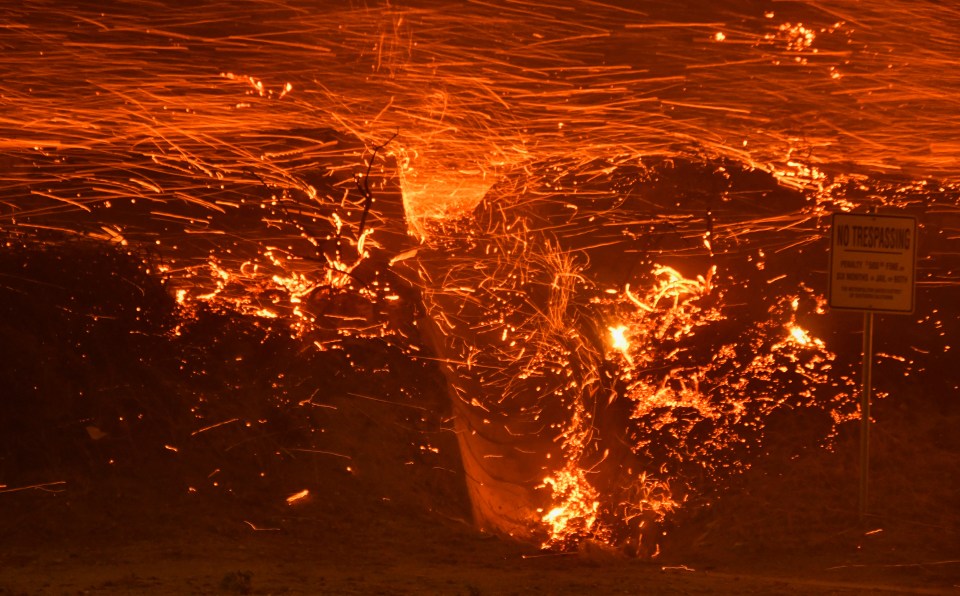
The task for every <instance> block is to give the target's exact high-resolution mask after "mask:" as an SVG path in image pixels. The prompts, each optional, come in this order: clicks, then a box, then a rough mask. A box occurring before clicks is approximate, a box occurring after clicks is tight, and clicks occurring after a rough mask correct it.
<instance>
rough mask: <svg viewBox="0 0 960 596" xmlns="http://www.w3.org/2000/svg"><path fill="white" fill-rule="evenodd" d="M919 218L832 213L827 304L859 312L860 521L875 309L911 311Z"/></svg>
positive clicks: (867, 445)
mask: <svg viewBox="0 0 960 596" xmlns="http://www.w3.org/2000/svg"><path fill="white" fill-rule="evenodd" d="M916 258H917V220H916V219H915V218H913V217H905V216H890V215H876V214H854V213H835V214H834V215H833V222H832V225H831V240H830V290H829V292H828V294H829V303H830V306H831V308H836V309H848V310H859V311H863V379H862V381H863V387H862V389H861V391H860V497H859V514H860V520H861V521H863V519H864V518H865V517H866V514H867V502H868V500H867V497H868V479H869V466H870V393H871V388H872V386H873V380H872V376H873V313H875V312H881V313H895V314H909V313H911V312H913V308H914V296H915V294H916V292H915V285H916V284H915V273H914V270H915V264H916Z"/></svg>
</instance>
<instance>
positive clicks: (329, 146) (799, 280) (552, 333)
mask: <svg viewBox="0 0 960 596" xmlns="http://www.w3.org/2000/svg"><path fill="white" fill-rule="evenodd" d="M7 4H8V5H5V6H4V7H3V8H0V45H2V47H3V52H2V54H0V106H2V114H3V116H0V189H2V209H0V229H2V231H3V234H4V236H5V241H6V242H7V243H8V246H13V245H14V244H16V245H23V244H29V243H35V242H40V243H50V244H60V243H64V242H66V241H68V240H79V239H83V240H86V241H91V242H96V243H105V244H109V245H112V246H116V247H122V248H123V249H124V250H127V251H129V252H130V253H131V254H137V255H142V257H143V263H144V267H145V268H149V269H150V272H151V274H153V275H158V276H161V277H162V278H163V279H164V280H166V281H167V283H168V287H169V288H170V290H171V292H173V294H174V295H175V297H176V300H177V301H178V302H179V304H180V305H181V313H182V316H183V317H190V316H192V315H191V313H192V312H194V310H193V309H196V308H199V307H203V306H211V305H213V306H215V307H216V308H220V309H224V310H225V311H228V312H231V313H234V314H235V316H237V317H249V318H252V319H254V320H263V321H264V322H266V321H272V322H273V323H275V322H276V320H277V319H280V320H282V322H283V323H284V324H287V325H289V329H290V332H291V334H292V335H294V336H296V337H299V338H302V339H303V342H304V344H305V346H306V347H310V346H312V347H313V348H315V349H319V350H338V349H343V341H344V340H345V339H348V338H351V337H354V338H355V337H385V338H389V340H390V341H392V342H394V343H395V344H397V345H401V346H404V349H405V350H407V353H408V354H410V355H411V356H412V355H414V353H415V352H417V351H418V350H419V347H418V345H417V343H418V341H419V340H418V339H417V338H416V337H411V335H412V333H413V332H412V331H411V329H412V326H411V325H412V323H411V322H410V321H406V322H399V321H398V319H399V318H402V317H404V316H407V315H410V313H412V312H413V310H414V307H413V306H411V304H413V303H418V302H419V301H422V304H421V305H419V306H417V307H416V308H418V309H422V310H423V311H424V313H425V316H423V317H421V318H420V319H419V320H418V321H417V325H418V327H419V331H418V332H417V333H419V334H421V335H422V336H423V337H424V338H425V339H426V341H427V342H428V343H430V344H431V346H432V348H433V350H434V351H435V353H436V354H437V355H438V356H439V357H440V358H441V360H442V362H443V366H444V368H445V372H446V376H447V381H448V383H449V386H450V394H451V404H452V405H451V408H452V411H453V413H454V415H455V422H454V424H455V430H456V432H457V435H458V440H459V445H460V449H461V452H462V457H463V460H464V467H465V470H466V472H467V483H468V488H469V491H470V495H471V498H472V502H473V507H474V515H475V517H476V521H477V523H478V524H479V525H480V526H482V527H484V528H487V529H489V530H491V531H494V532H498V533H501V534H507V535H511V536H515V537H518V538H523V539H527V540H533V541H537V542H539V543H541V544H543V545H544V546H546V547H549V548H571V547H575V546H576V544H577V543H578V542H579V541H581V540H584V539H591V540H595V541H600V542H607V543H610V544H614V545H618V546H623V547H625V548H628V549H631V550H632V551H633V552H636V553H645V554H653V553H655V552H657V550H658V548H659V547H658V544H657V536H658V534H659V532H658V530H657V524H658V523H660V522H662V521H663V520H664V518H665V516H668V515H669V514H671V512H673V511H675V510H676V509H678V508H681V507H685V506H693V505H694V504H696V503H697V502H698V498H700V496H701V495H705V494H708V493H710V492H711V491H714V490H717V489H718V487H721V486H722V485H723V483H724V482H725V481H727V480H728V479H729V478H730V477H731V475H734V474H736V473H737V472H739V471H742V470H743V469H745V468H746V467H748V466H749V465H750V458H751V457H752V456H753V455H752V454H753V453H754V452H755V451H756V449H757V447H758V446H760V445H761V444H762V441H763V435H764V424H765V421H766V420H767V418H768V417H769V416H770V415H772V413H773V412H775V411H778V410H784V409H787V410H795V409H813V410H816V411H818V412H821V413H823V414H824V415H825V416H828V417H830V419H831V420H832V422H833V423H834V424H839V423H841V422H843V421H846V420H849V419H851V418H855V417H857V416H859V413H858V411H857V409H856V408H857V406H856V402H855V395H854V393H855V387H854V386H855V384H854V382H853V379H852V372H851V371H852V366H853V364H852V362H851V361H850V359H849V358H848V359H847V360H842V359H840V358H838V356H837V353H836V351H835V350H834V349H833V348H831V346H830V345H829V343H828V341H827V336H828V335H830V332H829V324H828V323H826V322H825V321H824V310H825V309H824V299H823V290H824V285H825V283H824V282H825V277H824V275H823V269H824V267H825V263H826V250H827V248H828V247H827V242H826V241H825V239H824V236H825V233H826V229H827V225H828V221H829V217H828V215H829V214H830V213H832V212H835V211H850V210H855V209H859V208H863V207H876V208H880V209H888V210H894V209H896V210H899V211H908V212H910V213H912V214H914V215H916V216H917V217H918V218H919V219H920V221H921V227H922V228H923V229H924V231H923V234H925V235H926V236H927V237H928V238H930V240H929V241H928V242H927V244H926V245H925V246H924V248H923V249H922V250H925V251H926V252H925V253H923V255H924V256H923V259H924V267H923V276H924V277H923V278H922V279H921V287H922V288H931V289H932V288H949V287H956V286H957V285H958V281H960V268H958V262H957V256H956V255H958V254H960V251H958V250H957V246H956V243H957V237H956V229H958V226H960V223H958V218H960V203H958V198H957V197H958V194H960V193H958V182H960V169H958V166H960V163H958V161H957V154H958V151H957V149H958V145H957V144H956V143H955V142H954V141H952V140H951V139H956V138H960V105H958V102H960V72H958V71H957V69H955V68H947V66H948V65H953V64H954V63H955V61H956V58H957V56H956V51H957V50H956V48H958V47H960V37H958V35H960V33H958V32H960V12H958V9H957V8H956V7H944V6H942V5H941V4H940V3H935V2H914V1H907V0H900V1H894V0H887V1H884V2H876V3H868V5H858V8H857V10H856V14H853V12H852V8H850V7H849V6H845V5H844V6H839V5H836V3H828V2H819V1H817V0H807V1H799V2H792V3H782V4H774V5H772V6H774V7H775V10H761V9H757V8H756V7H755V6H754V5H752V4H750V3H739V4H737V3H731V2H720V3H703V6H702V7H701V8H699V9H697V10H692V9H687V8H678V7H671V6H670V3H652V2H651V3H644V2H639V3H637V2H625V1H624V2H619V1H613V2H607V3H604V2H592V1H588V0H568V1H564V2H560V3H559V6H554V5H551V6H550V7H546V6H544V5H542V4H540V3H537V2H510V3H497V2H494V3H482V2H476V3H460V2H457V3H451V4H448V5H445V4H438V3H434V2H417V1H410V2H383V3H377V2H374V3H359V2H356V3H352V2H336V3H334V2H315V1H311V2H307V1H298V0H290V1H287V2H284V1H278V2H259V1H256V0H239V1H236V2H231V3H229V4H226V3H198V4H197V5H194V6H189V7H183V8H170V7H161V6H160V5H158V4H156V3H151V2H138V1H134V0H130V1H121V0H115V1H107V2H101V3H96V6H93V7H91V6H88V5H87V3H85V2H80V1H76V2H61V1H59V0H58V1H53V0H23V1H22V2H17V3H7ZM647 4H649V6H647ZM916 31H937V32H940V33H939V34H938V35H937V36H930V37H929V38H928V39H926V40H925V43H924V44H922V45H918V44H916V43H915V40H914V35H915V32H916ZM864 238H865V239H868V240H869V239H871V238H878V239H879V241H880V242H881V243H883V242H887V241H888V236H887V235H885V234H881V235H880V236H876V237H875V236H871V235H869V234H867V235H866V236H864ZM889 240H890V241H896V242H899V243H904V242H911V241H913V239H909V238H907V239H902V238H901V239H889ZM921 242H923V241H921ZM801 262H803V263H805V265H803V266H800V265H799V263H801ZM405 309H406V310H405ZM935 314H936V311H935V310H934V311H933V314H931V313H922V316H921V317H918V318H920V320H921V322H922V323H924V324H926V325H928V326H931V327H933V328H936V326H937V324H938V323H939V320H938V318H937V316H934V315H935ZM410 317H412V315H410ZM273 323H271V324H273ZM924 349H929V346H926V347H925V348H924ZM948 349H949V348H948ZM904 350H906V346H905V347H904ZM902 358H903V359H904V361H905V363H904V366H913V367H914V370H916V371H917V372H920V371H922V369H923V365H922V363H914V362H912V361H909V360H908V359H907V356H902ZM841 360H842V361H841ZM830 432H832V431H828V433H827V434H828V435H829V433H830ZM824 439H825V440H827V437H824ZM307 494H308V493H307V491H306V490H305V491H303V493H302V494H300V493H298V494H296V495H292V496H291V497H290V501H291V503H293V502H294V501H297V500H300V499H303V498H306V495H307ZM310 495H311V498H312V496H313V493H310Z"/></svg>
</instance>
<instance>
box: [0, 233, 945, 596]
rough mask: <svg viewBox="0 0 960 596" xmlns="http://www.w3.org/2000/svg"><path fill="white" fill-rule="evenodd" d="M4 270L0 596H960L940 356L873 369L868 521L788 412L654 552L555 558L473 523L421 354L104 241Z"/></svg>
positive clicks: (842, 456)
mask: <svg viewBox="0 0 960 596" xmlns="http://www.w3.org/2000/svg"><path fill="white" fill-rule="evenodd" d="M8 248H9V247H8ZM5 255H6V256H5V259H6V260H5V261H4V262H3V263H2V265H3V271H2V273H3V284H2V286H3V287H2V288H0V289H2V301H0V304H2V306H3V309H4V312H3V317H2V318H0V323H2V325H0V332H2V337H0V347H2V349H3V354H2V359H0V363H2V364H0V386H2V387H3V391H4V394H3V401H2V410H0V426H2V428H0V447H2V450H0V458H2V459H0V594H36V593H45V594H87V593H91V594H140V593H152V594H183V593H200V594H224V593H225V594H230V593H241V594H243V593H251V594H322V593H329V594H350V593H357V594H469V595H476V594H528V593H543V594H586V593H597V594H691V595H693V594H860V593H875V594H886V593H908V594H960V464H958V462H960V438H958V437H960V432H957V430H958V429H960V404H958V401H960V400H958V399H957V395H958V392H957V378H958V377H957V375H958V373H957V371H956V370H954V368H955V367H953V366H951V365H950V364H949V359H947V360H944V361H943V362H942V363H941V364H939V365H937V366H933V367H930V369H929V370H927V371H926V372H925V374H924V376H923V377H922V378H919V379H918V378H916V377H902V375H900V376H896V378H895V376H894V375H887V376H886V377H884V376H883V375H884V374H885V373H884V371H885V370H888V369H887V368H884V366H879V365H878V381H877V383H878V385H879V386H880V387H881V388H882V389H884V390H885V391H887V392H889V393H890V396H889V397H887V398H885V399H883V400H880V401H879V402H878V404H877V407H876V410H875V418H876V424H875V426H874V442H873V469H872V476H871V481H872V498H871V514H870V516H869V517H868V519H867V520H866V522H865V523H863V524H861V523H859V522H858V521H857V519H856V517H857V516H856V479H857V467H856V448H857V427H856V422H848V423H844V424H842V425H841V426H840V427H839V430H838V435H837V437H836V438H835V440H834V442H833V443H834V446H833V448H832V450H828V449H824V448H822V447H820V446H819V445H820V444H821V443H822V442H823V436H822V434H821V432H820V429H819V427H818V428H817V431H816V432H814V430H813V428H812V427H809V426H808V425H807V424H806V423H805V419H804V418H803V416H801V415H799V414H797V415H791V416H787V417H785V418H783V419H781V420H779V421H778V420H773V421H771V423H770V426H769V428H768V437H767V442H766V447H765V451H764V453H762V454H758V458H757V461H756V462H755V463H754V465H753V467H752V468H751V469H749V470H748V471H747V472H746V473H744V474H743V475H741V476H738V477H736V478H733V479H731V480H730V482H729V487H728V488H726V489H725V490H724V491H723V492H722V493H721V494H719V495H718V496H717V497H716V498H715V499H712V500H711V505H710V506H709V507H707V506H704V507H699V508H689V509H686V510H682V511H681V512H680V514H679V515H678V516H677V517H676V518H674V519H673V520H671V521H670V522H669V523H668V524H667V525H666V526H665V528H664V531H665V532H666V535H665V537H664V541H663V543H662V554H661V555H660V556H659V557H658V558H656V559H654V560H647V561H640V560H635V559H627V558H623V557H621V556H619V555H618V554H617V553H616V552H611V551H608V550H606V549H603V548H600V547H597V546H595V545H591V544H586V545H584V546H583V547H582V548H581V550H580V551H579V552H575V553H548V552H540V551H539V550H538V549H537V548H536V547H534V546H528V545H517V544H513V543H509V542H505V541H502V540H500V539H497V538H494V537H491V536H487V535H483V534H480V533H478V532H476V531H475V530H473V529H472V528H471V526H470V525H469V524H468V523H467V521H465V520H466V518H467V513H466V512H467V511H468V507H467V504H466V502H465V498H464V489H463V478H462V470H461V469H460V468H459V463H458V456H457V453H456V448H455V441H454V440H453V436H452V433H451V432H450V431H449V430H448V429H449V427H450V421H449V420H448V419H447V417H446V414H445V412H446V405H445V399H446V397H445V393H444V387H443V382H442V377H441V375H440V374H439V373H438V372H437V371H436V370H435V367H433V365H432V364H431V362H430V359H429V358H419V359H418V358H412V357H411V354H410V352H409V351H404V350H402V349H401V348H399V347H397V346H396V345H393V344H392V343H391V342H390V341H385V340H382V339H362V338H355V339H350V340H345V341H342V342H340V343H339V344H338V345H339V347H338V349H335V350H329V351H326V352H321V351H317V350H314V349H307V348H304V342H302V341H294V340H292V339H290V337H289V334H288V333H286V332H284V331H283V330H282V328H271V327H270V325H269V324H267V323H266V322H259V323H252V322H250V321H244V320H241V319H239V318H238V317H236V316H233V315H231V314H230V313H224V312H218V311H212V310H205V309H202V308H201V309H199V310H197V311H196V312H194V313H193V314H191V315H190V316H186V315H185V314H184V313H183V312H181V311H178V310H177V308H176V307H175V306H174V305H173V303H172V299H171V298H170V296H169V293H168V292H167V291H166V290H165V289H164V288H163V287H162V285H161V284H160V282H158V281H156V280H153V279H152V278H150V277H149V276H146V275H145V274H144V273H142V272H140V271H139V269H138V267H139V266H138V265H137V264H136V263H137V262H138V261H135V260H131V259H130V258H128V257H126V256H124V255H121V254H117V253H113V252H111V251H105V250H102V249H99V248H95V249H86V248H83V247H71V248H70V249H69V250H66V251H64V250H61V249H53V248H49V247H48V248H46V249H39V248H38V247H37V246H36V245H30V246H29V247H27V248H20V249H16V250H14V249H11V250H8V251H7V252H6V253H5ZM401 318H402V317H401ZM878 329H882V327H879V328H878ZM406 332H407V333H410V332H411V331H410V330H409V329H408V330H406ZM895 340H896V338H895V337H892V338H891V337H887V338H884V337H883V336H880V337H878V341H879V342H881V343H882V342H884V341H886V342H888V343H889V342H894V343H895ZM885 361H886V360H884V362H885ZM898 370H899V369H898ZM303 490H307V491H308V494H307V496H305V497H304V498H302V499H300V500H295V501H293V502H292V503H291V502H288V498H289V497H291V495H295V494H297V493H299V492H300V491H303Z"/></svg>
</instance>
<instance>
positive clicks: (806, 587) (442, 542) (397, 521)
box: [0, 479, 960, 595]
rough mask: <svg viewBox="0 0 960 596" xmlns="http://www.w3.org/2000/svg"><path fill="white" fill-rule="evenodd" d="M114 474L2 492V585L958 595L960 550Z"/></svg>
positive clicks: (107, 590) (28, 589) (107, 589)
mask: <svg viewBox="0 0 960 596" xmlns="http://www.w3.org/2000/svg"><path fill="white" fill-rule="evenodd" d="M111 484H112V486H106V485H102V486H99V487H98V488H97V489H96V490H95V491H93V492H92V493H90V494H89V495H86V496H85V497H83V498H79V499H76V498H73V497H71V491H70V489H67V490H64V491H63V492H42V493H34V494H30V495H26V494H19V495H10V494H7V495H4V499H5V501H6V503H5V507H4V515H3V516H2V523H3V529H4V537H3V539H2V540H3V550H2V554H0V570H2V571H0V594H137V593H143V594H185V593H194V594H230V593H235V594H467V595H476V594H530V593H542V594H587V593H592V594H677V595H695V594H811V595H813V594H887V593H889V594H956V593H958V592H960V587H958V584H960V573H958V571H960V563H958V562H957V561H956V560H954V561H934V560H932V559H926V558H924V557H923V556H920V554H919V553H910V552H903V553H899V554H898V556H897V558H896V560H899V561H901V563H884V562H882V561H884V560H888V559H889V555H890V554H891V551H890V550H889V547H888V548H875V549H874V550H873V552H869V553H864V552H858V551H857V550H844V549H842V548H836V547H834V548H824V549H817V550H810V551H806V552H794V553H791V554H789V555H788V554H784V553H752V554H750V555H748V556H732V555H731V556H726V557H724V556H722V555H721V556H718V555H717V554H716V553H714V554H713V555H712V557H713V559H712V560H711V558H710V557H709V556H704V555H703V554H700V555H695V554H680V555H675V554H665V555H664V556H663V557H662V559H658V560H654V561H638V560H628V559H625V558H620V557H618V556H617V555H615V554H614V553H611V552H608V551H604V550H602V549H599V548H590V547H587V548H584V549H581V552H579V553H570V554H559V553H542V552H538V550H537V549H536V548H533V547H530V546H522V545H516V544H511V543H509V542H505V541H502V540H499V539H497V538H493V537H490V536H485V535H483V534H480V533H477V532H475V531H474V530H472V529H471V528H470V527H469V526H468V525H466V524H465V523H464V522H463V521H462V520H455V519H451V518H449V517H444V516H442V515H440V514H438V513H433V514H431V513H428V512H424V511H416V510H411V508H410V506H409V504H401V503H395V502H393V501H391V500H386V499H385V498H380V499H376V498H373V497H372V494H371V493H368V492H366V491H365V490H363V489H362V487H361V486H360V484H361V483H360V482H358V481H351V482H347V483H346V489H347V490H346V491H344V492H342V493H340V494H339V496H335V497H334V498H333V499H329V500H328V499H325V498H324V499H321V498H319V497H318V498H309V497H308V498H307V499H306V500H305V501H306V502H303V503H299V504H295V505H287V504H286V503H285V502H284V501H282V500H280V501H279V502H278V501H277V500H273V501H272V502H271V501H266V502H263V503H247V504H244V503H241V502H239V501H238V500H237V499H235V498H205V497H202V496H196V495H194V496H189V495H187V496H184V497H181V498H171V497H170V496H169V495H164V494H163V491H162V489H161V490H159V491H157V492H153V493H151V492H150V491H147V490H144V487H145V485H144V484H139V483H138V484H136V485H134V484H133V483H131V482H129V481H128V480H124V479H118V480H116V481H114V482H112V483H111ZM351 488H353V489H356V490H350V489H351ZM348 493H349V494H348ZM364 495H366V496H364ZM11 501H13V502H15V505H19V507H17V506H11ZM14 512H16V513H15V514H14V515H11V514H12V513H14ZM864 546H865V547H866V548H868V549H869V548H871V547H872V545H864Z"/></svg>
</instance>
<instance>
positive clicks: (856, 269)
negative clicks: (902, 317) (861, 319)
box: [829, 213, 917, 313]
mask: <svg viewBox="0 0 960 596" xmlns="http://www.w3.org/2000/svg"><path fill="white" fill-rule="evenodd" d="M916 255H917V220H916V219H915V218H913V217H907V216H892V215H874V214H854V213H835V214H834V215H833V224H832V233H831V240H830V292H829V295H830V300H829V302H830V306H831V307H832V308H846V309H852V310H865V311H875V312H889V313H911V312H913V306H914V305H913V302H914V293H915V292H914V284H915V272H914V270H915V264H916V260H917V257H916Z"/></svg>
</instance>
